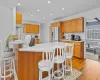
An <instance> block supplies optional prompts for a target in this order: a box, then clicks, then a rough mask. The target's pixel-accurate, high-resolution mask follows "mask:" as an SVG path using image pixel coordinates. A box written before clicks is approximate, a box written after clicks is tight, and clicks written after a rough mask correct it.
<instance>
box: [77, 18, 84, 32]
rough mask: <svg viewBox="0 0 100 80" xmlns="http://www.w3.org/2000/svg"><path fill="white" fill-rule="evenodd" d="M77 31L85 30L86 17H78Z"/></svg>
mask: <svg viewBox="0 0 100 80" xmlns="http://www.w3.org/2000/svg"><path fill="white" fill-rule="evenodd" d="M76 30H77V32H84V18H77V27H76Z"/></svg>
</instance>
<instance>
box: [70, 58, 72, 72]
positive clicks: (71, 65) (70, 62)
mask: <svg viewBox="0 0 100 80" xmlns="http://www.w3.org/2000/svg"><path fill="white" fill-rule="evenodd" d="M70 67H71V73H72V59H71V58H70Z"/></svg>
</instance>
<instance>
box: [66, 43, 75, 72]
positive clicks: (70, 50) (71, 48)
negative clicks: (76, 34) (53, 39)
mask: <svg viewBox="0 0 100 80" xmlns="http://www.w3.org/2000/svg"><path fill="white" fill-rule="evenodd" d="M65 50H66V51H65V74H66V71H67V72H68V71H70V72H71V73H72V57H73V51H74V43H73V44H68V45H67V46H66V47H65ZM66 61H69V64H67V65H66Z"/></svg>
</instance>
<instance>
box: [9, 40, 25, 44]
mask: <svg viewBox="0 0 100 80" xmlns="http://www.w3.org/2000/svg"><path fill="white" fill-rule="evenodd" d="M23 43H24V41H22V40H15V41H11V42H10V44H23Z"/></svg>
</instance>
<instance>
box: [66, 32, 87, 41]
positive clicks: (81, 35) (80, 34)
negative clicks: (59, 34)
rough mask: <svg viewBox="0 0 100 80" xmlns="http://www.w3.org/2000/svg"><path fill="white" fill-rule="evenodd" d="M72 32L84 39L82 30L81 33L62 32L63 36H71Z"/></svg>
mask: <svg viewBox="0 0 100 80" xmlns="http://www.w3.org/2000/svg"><path fill="white" fill-rule="evenodd" d="M72 34H74V35H79V36H80V37H81V39H82V40H84V39H85V33H84V32H82V33H64V36H70V37H71V35H72Z"/></svg>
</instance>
